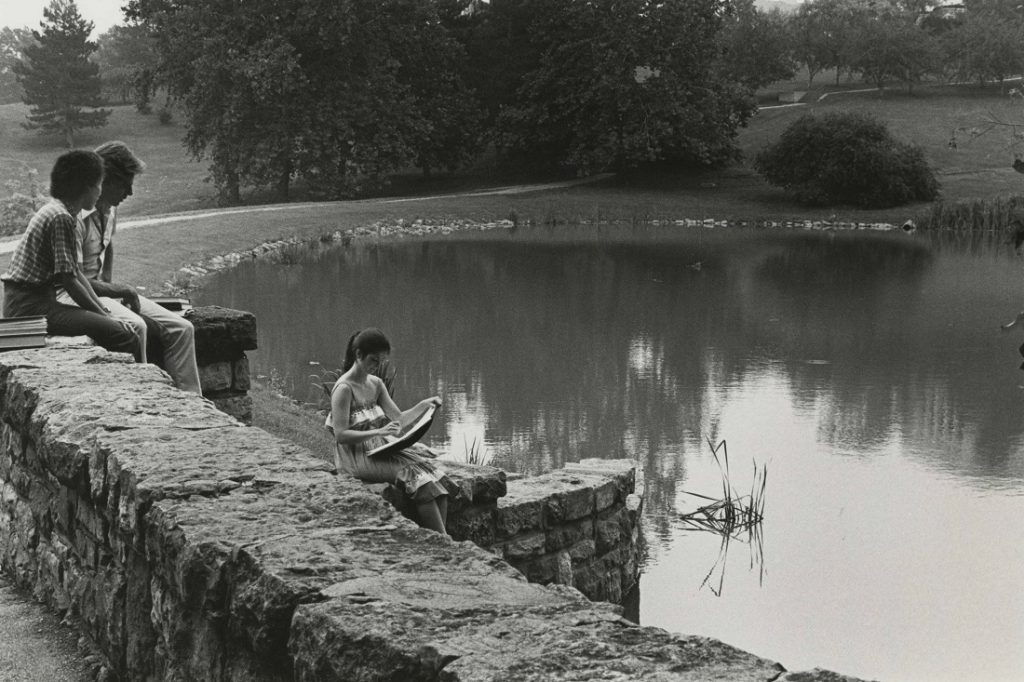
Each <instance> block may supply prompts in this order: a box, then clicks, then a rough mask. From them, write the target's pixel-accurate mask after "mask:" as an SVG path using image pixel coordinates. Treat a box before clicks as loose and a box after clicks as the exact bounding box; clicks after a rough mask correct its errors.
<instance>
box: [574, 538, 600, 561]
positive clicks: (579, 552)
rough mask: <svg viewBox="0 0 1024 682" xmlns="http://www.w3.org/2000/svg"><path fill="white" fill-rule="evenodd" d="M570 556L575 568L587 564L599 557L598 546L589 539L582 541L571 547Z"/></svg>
mask: <svg viewBox="0 0 1024 682" xmlns="http://www.w3.org/2000/svg"><path fill="white" fill-rule="evenodd" d="M568 555H569V558H570V559H572V562H573V565H574V566H576V565H579V564H583V563H586V562H588V561H591V560H592V559H593V558H594V557H595V556H597V545H596V544H595V543H594V541H593V540H591V539H589V538H587V539H584V540H580V541H579V542H577V543H576V544H575V545H572V546H571V547H569V549H568Z"/></svg>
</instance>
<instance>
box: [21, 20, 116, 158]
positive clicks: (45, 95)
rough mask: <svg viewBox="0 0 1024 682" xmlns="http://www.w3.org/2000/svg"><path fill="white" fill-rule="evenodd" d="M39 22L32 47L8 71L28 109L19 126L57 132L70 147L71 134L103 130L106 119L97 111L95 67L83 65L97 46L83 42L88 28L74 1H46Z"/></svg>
mask: <svg viewBox="0 0 1024 682" xmlns="http://www.w3.org/2000/svg"><path fill="white" fill-rule="evenodd" d="M43 17H44V18H45V19H46V21H43V22H40V27H41V28H42V29H43V30H42V32H39V31H32V35H33V36H34V37H35V39H36V42H35V44H32V45H27V46H26V47H25V49H24V58H23V59H22V60H21V61H20V62H18V63H17V64H15V66H14V71H15V74H16V75H17V77H18V82H19V83H21V86H22V87H23V88H24V90H25V96H24V98H23V101H24V102H25V104H28V105H29V106H30V107H31V109H30V112H31V113H30V114H29V115H28V117H27V118H28V121H29V122H28V123H23V124H22V125H23V126H24V127H25V128H27V129H29V130H35V129H38V130H39V131H40V133H53V132H59V133H62V134H63V135H64V140H65V142H66V143H67V146H68V147H72V146H74V143H75V138H74V135H75V131H76V130H81V129H82V128H98V127H100V126H104V125H106V124H107V117H108V116H109V115H110V110H109V109H100V108H99V107H101V106H102V105H103V104H104V102H103V97H102V95H101V91H100V71H99V66H98V65H96V64H95V63H92V62H90V61H89V55H90V54H92V53H93V52H95V51H96V49H97V47H98V45H97V44H96V43H95V42H92V41H90V40H89V34H90V33H91V32H92V29H93V23H92V22H91V21H86V20H85V19H83V18H82V16H81V15H80V14H79V13H78V6H77V5H75V3H74V0H52V2H50V6H49V7H47V8H46V9H45V10H43Z"/></svg>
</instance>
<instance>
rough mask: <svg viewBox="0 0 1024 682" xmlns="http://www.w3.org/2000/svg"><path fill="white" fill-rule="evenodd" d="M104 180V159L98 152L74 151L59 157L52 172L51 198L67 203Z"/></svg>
mask: <svg viewBox="0 0 1024 682" xmlns="http://www.w3.org/2000/svg"><path fill="white" fill-rule="evenodd" d="M102 179H103V159H102V158H100V155H99V154H97V153H96V152H90V151H88V150H85V149H74V150H72V151H70V152H64V153H63V154H61V155H60V156H58V157H57V161H56V162H54V164H53V170H51V171H50V196H51V197H53V198H54V199H60V200H61V201H63V202H65V203H67V202H71V201H74V200H76V199H78V198H79V197H81V196H82V195H83V194H84V193H85V191H86V190H87V189H89V188H90V187H92V186H93V185H95V184H96V183H98V182H100V181H101V180H102Z"/></svg>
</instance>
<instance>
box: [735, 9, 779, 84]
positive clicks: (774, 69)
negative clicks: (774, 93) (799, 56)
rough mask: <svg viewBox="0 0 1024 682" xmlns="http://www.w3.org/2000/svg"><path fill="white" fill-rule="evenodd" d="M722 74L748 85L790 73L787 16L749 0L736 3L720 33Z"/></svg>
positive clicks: (769, 81) (773, 80) (777, 78)
mask: <svg viewBox="0 0 1024 682" xmlns="http://www.w3.org/2000/svg"><path fill="white" fill-rule="evenodd" d="M721 43H722V60H721V68H722V72H723V75H724V76H725V77H726V78H728V79H730V80H732V81H735V82H738V83H742V84H743V85H745V86H747V87H748V88H751V89H757V88H760V87H762V86H765V85H768V84H769V83H773V82H775V81H778V80H783V79H788V78H792V77H793V73H794V72H795V64H794V59H793V49H792V47H791V45H792V41H791V39H790V34H789V26H788V21H787V18H786V17H785V16H784V15H783V14H782V12H780V11H779V10H777V9H774V10H771V11H769V12H761V11H759V10H758V9H756V8H755V7H754V4H753V0H744V1H743V2H738V3H737V8H736V11H735V12H733V13H732V14H731V15H730V16H729V17H727V19H726V22H725V26H724V28H723V30H722V34H721Z"/></svg>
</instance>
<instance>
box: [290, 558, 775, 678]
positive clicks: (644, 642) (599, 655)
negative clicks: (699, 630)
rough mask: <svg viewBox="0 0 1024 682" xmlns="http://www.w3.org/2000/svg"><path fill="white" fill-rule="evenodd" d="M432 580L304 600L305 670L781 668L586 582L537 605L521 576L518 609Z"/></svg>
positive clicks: (390, 674) (458, 583)
mask: <svg viewBox="0 0 1024 682" xmlns="http://www.w3.org/2000/svg"><path fill="white" fill-rule="evenodd" d="M442 581H443V582H442ZM462 586H465V589H460V588H461V587H462ZM427 587H428V585H425V584H423V583H413V584H411V585H409V586H408V587H406V586H405V585H404V584H403V582H402V577H401V576H398V577H395V578H392V579H391V581H390V582H389V583H387V584H386V585H385V586H383V587H381V588H380V589H374V588H373V587H372V585H370V584H363V585H360V588H361V589H362V590H363V591H362V592H356V593H351V594H347V595H339V598H337V599H332V600H331V601H328V602H325V603H322V604H310V605H303V606H301V607H300V608H299V609H297V610H296V613H295V621H294V626H293V635H292V640H291V642H290V644H289V648H290V650H291V651H292V654H293V656H294V657H295V659H296V662H297V665H296V669H295V679H296V680H298V681H299V682H312V681H313V680H327V679H336V680H351V681H352V682H360V681H362V680H371V679H373V680H380V679H389V680H398V679H401V680H408V681H409V682H416V681H420V680H423V681H426V680H444V681H446V682H484V681H487V682H495V681H498V680H509V681H511V680H517V681H519V680H523V681H526V682H541V681H543V682H557V681H559V680H577V681H580V680H599V679H606V680H607V679H619V680H687V681H689V680H693V681H697V680H734V681H738V682H743V681H747V680H750V681H755V680H756V681H758V682H768V681H769V680H774V679H775V678H776V677H778V675H779V673H780V672H781V671H782V668H781V666H779V665H778V664H776V663H773V662H771V661H767V660H765V659H761V658H758V657H756V656H753V655H751V654H747V653H744V652H742V651H739V650H738V649H735V648H733V647H730V646H728V645H725V644H722V643H720V642H716V641H713V640H709V639H704V638H700V637H681V636H678V635H671V634H669V633H667V632H665V631H663V630H658V629H655V628H642V627H638V626H636V625H634V624H632V623H629V622H628V621H626V620H625V619H623V618H621V617H620V616H619V615H618V613H617V611H616V610H615V609H612V608H610V607H601V606H596V605H590V604H587V603H585V602H581V601H579V600H578V598H574V596H573V595H575V594H578V593H575V591H566V590H564V589H562V590H561V591H556V590H553V589H552V588H547V595H542V593H538V595H537V596H538V598H539V601H538V603H535V604H530V603H529V602H528V601H527V603H522V602H521V601H520V602H516V597H518V596H519V595H520V594H521V593H520V592H519V591H518V586H514V587H516V588H517V591H515V592H513V593H512V595H511V597H510V598H511V600H512V604H513V606H512V608H509V606H507V605H506V604H505V603H504V600H505V599H506V598H508V595H507V593H506V592H505V591H504V590H503V589H502V588H503V586H501V585H495V584H493V583H492V584H488V585H486V587H485V588H484V589H480V587H481V586H480V585H479V584H473V583H469V582H467V581H465V580H463V579H461V577H459V578H458V579H455V580H452V579H447V580H444V579H439V582H438V583H436V584H431V585H429V587H430V588H432V589H435V590H436V589H440V590H441V591H442V593H443V598H442V599H439V600H438V601H437V602H434V603H430V602H429V601H427V600H424V599H423V598H422V595H423V594H424V593H426V591H427V590H426V588H427ZM537 589H539V588H537ZM453 592H456V594H453ZM410 593H411V594H410ZM449 601H451V602H452V603H453V607H451V608H447V607H445V606H444V604H445V603H447V602H449ZM488 602H489V603H488ZM384 623H387V626H386V627H385V626H384V625H383V624H384Z"/></svg>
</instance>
